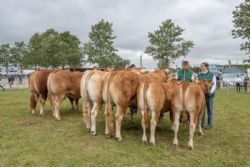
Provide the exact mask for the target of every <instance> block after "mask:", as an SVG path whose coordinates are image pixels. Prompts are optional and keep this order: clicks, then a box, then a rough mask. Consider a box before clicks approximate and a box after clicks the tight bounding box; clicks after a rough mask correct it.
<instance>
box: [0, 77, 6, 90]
mask: <svg viewBox="0 0 250 167" xmlns="http://www.w3.org/2000/svg"><path fill="white" fill-rule="evenodd" d="M0 88H1V89H3V90H5V89H4V87H3V85H2V73H0Z"/></svg>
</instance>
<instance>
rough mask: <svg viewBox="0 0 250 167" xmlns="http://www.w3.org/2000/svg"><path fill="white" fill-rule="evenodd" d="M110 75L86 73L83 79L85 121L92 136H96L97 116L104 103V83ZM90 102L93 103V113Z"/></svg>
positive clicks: (82, 95) (94, 72)
mask: <svg viewBox="0 0 250 167" xmlns="http://www.w3.org/2000/svg"><path fill="white" fill-rule="evenodd" d="M109 73H110V72H106V71H99V70H92V71H86V72H84V75H83V76H82V79H81V97H82V100H83V108H82V111H83V120H84V123H85V125H86V128H87V129H89V130H90V132H91V134H92V135H96V116H97V115H98V112H99V110H100V107H101V105H102V102H103V86H104V81H105V80H107V77H108V75H109ZM90 102H92V103H93V107H92V109H91V111H90V106H91V104H90ZM90 115H91V116H90Z"/></svg>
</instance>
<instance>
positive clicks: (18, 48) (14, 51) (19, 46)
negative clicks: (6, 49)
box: [10, 41, 27, 72]
mask: <svg viewBox="0 0 250 167" xmlns="http://www.w3.org/2000/svg"><path fill="white" fill-rule="evenodd" d="M10 52H11V63H12V64H13V65H14V66H16V67H19V70H20V72H21V71H22V68H23V59H24V56H25V54H26V53H27V47H26V45H25V43H24V42H23V41H22V42H15V46H14V47H12V48H11V49H10Z"/></svg>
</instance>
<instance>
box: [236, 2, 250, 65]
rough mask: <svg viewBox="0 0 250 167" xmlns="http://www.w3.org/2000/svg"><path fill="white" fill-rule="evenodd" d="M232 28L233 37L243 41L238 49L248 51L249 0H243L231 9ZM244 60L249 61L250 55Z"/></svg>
mask: <svg viewBox="0 0 250 167" xmlns="http://www.w3.org/2000/svg"><path fill="white" fill-rule="evenodd" d="M233 24H234V29H233V30H232V35H233V37H234V38H242V39H243V40H244V43H243V44H241V47H240V49H241V50H245V51H246V53H248V54H249V53H250V0H245V2H243V3H241V4H240V5H239V6H236V9H235V10H234V11H233ZM244 62H248V63H250V57H249V59H247V60H244Z"/></svg>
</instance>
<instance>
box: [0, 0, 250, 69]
mask: <svg viewBox="0 0 250 167" xmlns="http://www.w3.org/2000/svg"><path fill="white" fill-rule="evenodd" d="M241 2H242V0H235V1H226V0H190V1H185V0H176V1H173V0H158V1H145V0H137V1H134V0H127V1H122V0H107V1H103V0H91V1H87V0H54V1H51V0H36V1H34V0H22V1H19V0H1V1H0V16H1V17H0V43H14V42H15V41H22V40H24V41H28V39H29V38H30V36H31V35H32V34H33V33H35V32H42V31H45V30H46V29H48V28H55V29H57V30H59V31H66V30H69V31H71V32H72V33H73V34H75V35H77V36H78V37H79V38H80V39H81V41H82V42H84V41H87V40H88V32H89V31H90V26H91V25H93V24H95V23H97V22H98V21H99V20H101V19H102V18H103V19H105V20H108V21H110V22H112V23H113V29H114V34H115V35H116V36H117V38H116V40H115V47H116V48H118V49H119V52H118V53H119V54H120V55H121V56H122V57H123V58H126V59H129V60H131V63H134V64H136V65H139V60H140V55H141V54H143V65H144V66H146V67H148V68H153V67H155V66H156V64H157V63H156V62H155V61H154V60H153V59H152V58H151V57H149V56H147V55H146V54H144V50H145V47H146V46H147V45H148V38H147V35H148V32H151V31H154V30H155V29H157V28H158V26H159V25H160V24H161V23H162V21H164V20H166V19H172V20H173V21H174V22H175V23H176V24H178V25H180V26H181V27H182V28H184V29H185V32H184V34H183V36H184V37H185V39H187V40H192V41H194V43H195V46H194V48H193V49H191V52H190V54H189V55H188V56H187V57H186V58H180V59H177V60H176V61H175V64H172V66H176V64H177V65H179V64H180V62H181V60H182V59H188V60H190V62H192V64H199V63H201V62H203V61H208V62H209V63H220V64H225V63H227V60H228V59H231V60H233V62H234V63H235V62H236V61H238V62H239V63H240V62H241V60H242V59H244V58H245V57H246V55H245V54H244V52H241V51H239V48H240V47H239V45H240V44H241V42H242V41H241V40H235V39H233V38H232V36H231V30H232V28H233V25H232V11H233V10H234V9H235V6H236V5H238V4H240V3H241Z"/></svg>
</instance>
